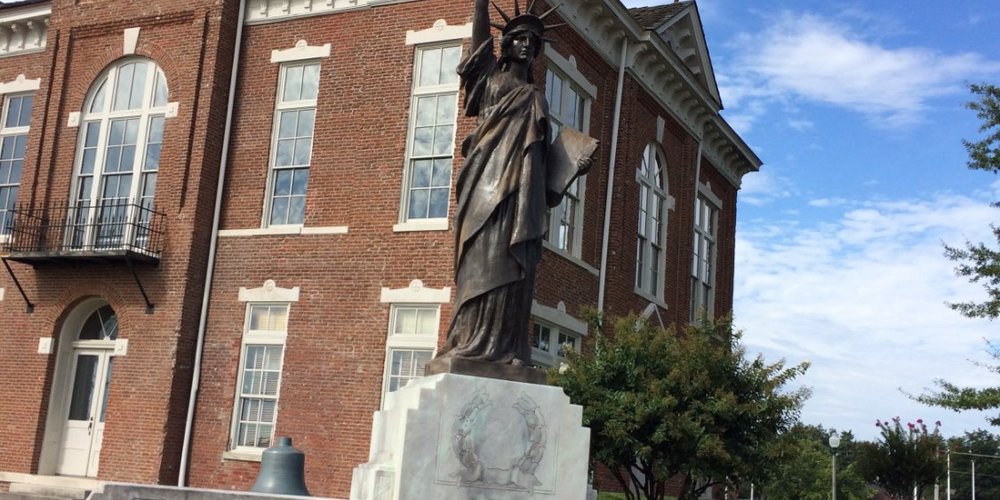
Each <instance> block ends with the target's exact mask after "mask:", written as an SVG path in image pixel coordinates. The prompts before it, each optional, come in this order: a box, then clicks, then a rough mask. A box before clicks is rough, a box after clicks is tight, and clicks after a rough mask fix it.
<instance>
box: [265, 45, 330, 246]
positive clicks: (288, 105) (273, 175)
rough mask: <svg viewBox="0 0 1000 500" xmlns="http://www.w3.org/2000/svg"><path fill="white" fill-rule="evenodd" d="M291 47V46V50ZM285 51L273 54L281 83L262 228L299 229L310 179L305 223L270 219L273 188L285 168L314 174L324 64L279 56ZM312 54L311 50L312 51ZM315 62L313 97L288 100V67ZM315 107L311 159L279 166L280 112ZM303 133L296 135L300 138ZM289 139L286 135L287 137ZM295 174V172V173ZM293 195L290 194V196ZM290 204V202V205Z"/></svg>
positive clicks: (278, 88) (304, 65)
mask: <svg viewBox="0 0 1000 500" xmlns="http://www.w3.org/2000/svg"><path fill="white" fill-rule="evenodd" d="M290 50H291V49H290ZM281 53H284V52H277V53H272V60H277V61H280V64H281V66H280V67H279V69H278V84H277V86H276V87H277V91H276V93H275V96H274V115H273V117H272V122H271V150H270V153H269V155H268V167H267V183H266V185H265V188H264V189H265V191H264V209H263V210H262V211H261V228H284V227H290V228H300V227H302V226H304V225H305V219H306V215H307V213H308V210H307V209H308V201H309V180H308V179H306V192H305V194H304V195H303V196H304V201H303V207H302V222H293V223H284V222H282V223H275V222H274V221H272V220H271V210H272V208H273V205H274V198H275V196H274V189H275V183H276V182H277V177H278V173H279V172H280V171H284V170H292V171H295V170H305V171H306V172H308V173H307V175H308V176H309V177H312V171H313V164H312V157H313V152H314V151H315V149H316V112H317V103H318V101H319V91H320V84H321V80H322V71H323V66H322V64H321V63H320V61H319V60H318V59H298V58H294V57H290V56H284V57H281V56H278V55H277V54H281ZM310 53H311V52H310ZM312 65H315V66H316V67H317V70H316V97H315V98H312V99H298V100H294V101H285V100H284V95H285V84H286V83H287V82H286V78H285V77H286V76H287V74H288V70H289V69H291V68H305V67H307V66H312ZM309 110H312V113H313V122H312V135H311V136H310V143H309V160H308V162H307V163H306V164H305V165H291V166H281V167H279V166H278V164H277V163H278V162H277V160H278V142H279V134H280V130H279V129H280V126H281V115H282V113H286V112H301V111H309ZM298 137H300V136H296V138H298ZM286 139H287V138H286ZM293 175H294V174H293ZM291 197H292V196H289V198H291ZM289 207H290V204H289ZM287 213H288V208H286V218H287Z"/></svg>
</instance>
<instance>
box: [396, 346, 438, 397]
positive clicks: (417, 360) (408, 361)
mask: <svg viewBox="0 0 1000 500" xmlns="http://www.w3.org/2000/svg"><path fill="white" fill-rule="evenodd" d="M432 354H433V351H432V350H430V349H392V350H391V351H390V355H389V356H390V359H389V383H388V387H387V389H388V392H393V391H395V390H396V389H399V388H400V387H403V386H405V385H406V384H407V383H408V382H409V381H410V380H413V379H415V378H418V377H422V376H423V375H424V365H426V364H427V363H428V362H429V361H430V360H431V355H432Z"/></svg>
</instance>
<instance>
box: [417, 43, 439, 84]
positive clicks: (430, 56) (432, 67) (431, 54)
mask: <svg viewBox="0 0 1000 500" xmlns="http://www.w3.org/2000/svg"><path fill="white" fill-rule="evenodd" d="M420 53H421V56H422V57H421V58H420V80H419V83H418V85H419V86H421V87H423V86H427V85H437V84H438V83H440V77H441V74H440V73H441V49H424V50H421V51H420Z"/></svg>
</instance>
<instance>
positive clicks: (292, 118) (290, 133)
mask: <svg viewBox="0 0 1000 500" xmlns="http://www.w3.org/2000/svg"><path fill="white" fill-rule="evenodd" d="M298 117H299V113H298V111H282V112H281V114H280V115H279V117H278V137H279V138H282V139H285V138H289V137H295V128H296V126H297V122H298Z"/></svg>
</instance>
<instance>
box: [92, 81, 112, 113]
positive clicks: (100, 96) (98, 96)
mask: <svg viewBox="0 0 1000 500" xmlns="http://www.w3.org/2000/svg"><path fill="white" fill-rule="evenodd" d="M107 83H108V79H107V77H105V78H104V80H103V81H102V82H101V83H100V86H98V87H97V91H96V92H94V100H93V101H91V102H90V110H89V111H90V112H91V113H97V112H99V111H103V110H104V95H105V94H106V93H107V92H106V90H107V88H108V86H107Z"/></svg>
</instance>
